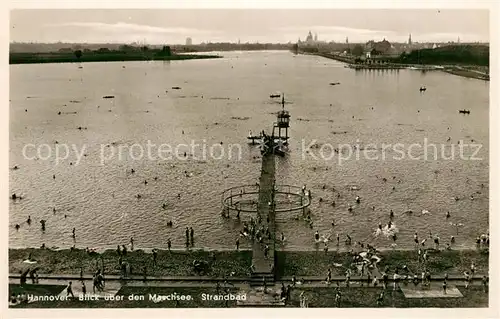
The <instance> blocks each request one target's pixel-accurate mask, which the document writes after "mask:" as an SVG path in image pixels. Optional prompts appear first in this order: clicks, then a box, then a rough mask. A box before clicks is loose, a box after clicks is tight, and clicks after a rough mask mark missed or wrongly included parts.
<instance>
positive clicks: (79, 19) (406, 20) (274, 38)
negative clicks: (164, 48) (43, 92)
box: [10, 9, 489, 44]
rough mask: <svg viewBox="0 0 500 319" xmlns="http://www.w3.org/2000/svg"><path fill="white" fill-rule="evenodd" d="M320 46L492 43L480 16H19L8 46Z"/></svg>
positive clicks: (459, 12) (59, 12)
mask: <svg viewBox="0 0 500 319" xmlns="http://www.w3.org/2000/svg"><path fill="white" fill-rule="evenodd" d="M309 31H311V32H312V33H313V35H314V34H315V33H316V34H317V35H318V40H321V41H327V42H329V41H336V42H344V41H345V39H346V37H348V38H349V42H351V43H354V42H366V41H369V40H375V41H381V40H383V39H384V38H385V39H387V40H389V41H392V42H406V41H407V40H408V35H409V34H410V33H411V35H412V40H413V41H417V42H448V41H457V39H458V38H460V41H461V42H476V41H480V42H489V11H488V10H484V9H483V10H478V9H442V10H438V9H286V10H276V9H17V10H12V11H11V13H10V41H11V42H14V41H16V42H59V41H60V42H79V43H132V42H140V43H143V42H145V43H146V44H184V43H185V41H186V38H187V37H191V38H192V40H193V43H194V44H198V43H201V42H237V41H238V40H240V41H241V42H242V43H245V42H259V43H266V42H267V43H269V42H272V43H287V42H289V41H291V42H296V41H297V40H298V39H299V38H300V39H301V40H304V39H305V37H306V36H307V33H308V32H309Z"/></svg>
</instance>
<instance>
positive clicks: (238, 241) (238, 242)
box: [236, 238, 240, 250]
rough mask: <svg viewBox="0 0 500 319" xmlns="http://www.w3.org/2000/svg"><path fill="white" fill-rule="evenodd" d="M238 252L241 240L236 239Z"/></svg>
mask: <svg viewBox="0 0 500 319" xmlns="http://www.w3.org/2000/svg"><path fill="white" fill-rule="evenodd" d="M236 250H240V239H239V238H237V239H236Z"/></svg>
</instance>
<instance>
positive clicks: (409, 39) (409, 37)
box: [408, 33, 411, 45]
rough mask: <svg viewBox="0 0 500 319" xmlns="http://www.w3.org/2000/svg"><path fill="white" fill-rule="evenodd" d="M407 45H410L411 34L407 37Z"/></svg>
mask: <svg viewBox="0 0 500 319" xmlns="http://www.w3.org/2000/svg"><path fill="white" fill-rule="evenodd" d="M408 45H411V33H410V36H409V37H408Z"/></svg>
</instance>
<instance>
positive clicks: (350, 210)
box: [347, 205, 352, 213]
mask: <svg viewBox="0 0 500 319" xmlns="http://www.w3.org/2000/svg"><path fill="white" fill-rule="evenodd" d="M347 210H348V211H349V213H350V212H352V206H351V205H349V208H348V209H347Z"/></svg>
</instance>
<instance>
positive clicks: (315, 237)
mask: <svg viewBox="0 0 500 319" xmlns="http://www.w3.org/2000/svg"><path fill="white" fill-rule="evenodd" d="M314 239H315V240H316V241H318V240H319V232H318V231H316V233H315V234H314Z"/></svg>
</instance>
